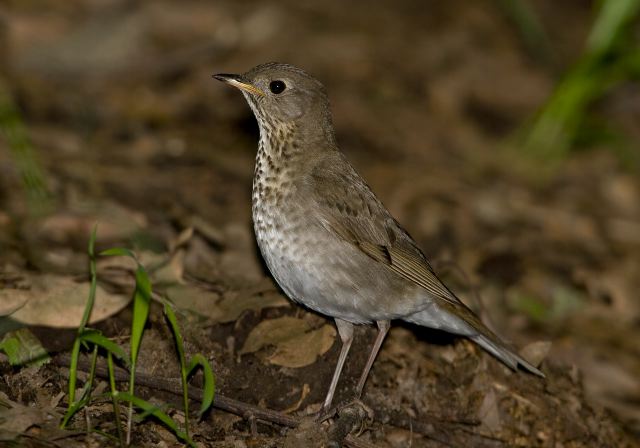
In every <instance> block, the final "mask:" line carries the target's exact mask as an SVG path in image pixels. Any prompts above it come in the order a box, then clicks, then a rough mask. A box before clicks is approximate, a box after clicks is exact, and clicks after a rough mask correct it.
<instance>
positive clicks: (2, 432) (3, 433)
mask: <svg viewBox="0 0 640 448" xmlns="http://www.w3.org/2000/svg"><path fill="white" fill-rule="evenodd" d="M0 404H2V406H0V440H13V439H14V438H15V437H16V436H17V435H19V434H23V433H24V432H25V431H27V430H28V429H29V428H31V427H32V426H42V425H45V424H47V423H48V422H51V421H53V420H54V419H55V420H57V419H58V418H59V415H58V414H57V413H56V412H55V411H54V410H53V409H51V408H47V407H42V406H35V407H31V406H24V405H22V404H20V403H16V402H14V401H11V400H10V399H9V397H7V395H6V394H5V393H4V392H0Z"/></svg>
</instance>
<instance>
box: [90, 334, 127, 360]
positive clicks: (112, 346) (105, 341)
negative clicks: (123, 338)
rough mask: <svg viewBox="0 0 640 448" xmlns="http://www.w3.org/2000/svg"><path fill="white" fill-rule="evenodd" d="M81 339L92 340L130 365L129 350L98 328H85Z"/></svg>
mask: <svg viewBox="0 0 640 448" xmlns="http://www.w3.org/2000/svg"><path fill="white" fill-rule="evenodd" d="M79 337H80V340H81V341H83V342H91V343H92V344H95V345H97V346H99V347H102V348H103V349H105V350H106V351H107V352H108V353H109V354H112V355H114V356H115V357H116V358H118V359H119V360H121V361H123V362H124V363H125V364H126V365H127V366H128V365H129V356H128V355H127V352H125V350H124V349H123V348H122V347H120V346H119V345H118V344H116V343H115V342H113V341H112V340H111V339H109V338H107V337H105V336H103V335H102V333H100V332H99V331H98V330H91V329H87V330H85V331H84V332H83V333H82V334H81V335H80V336H79Z"/></svg>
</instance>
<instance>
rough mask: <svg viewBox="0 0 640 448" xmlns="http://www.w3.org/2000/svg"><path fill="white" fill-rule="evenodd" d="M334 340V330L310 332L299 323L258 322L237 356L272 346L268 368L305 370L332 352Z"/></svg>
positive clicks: (325, 328)
mask: <svg viewBox="0 0 640 448" xmlns="http://www.w3.org/2000/svg"><path fill="white" fill-rule="evenodd" d="M335 336H336V330H335V329H334V328H333V327H332V326H331V325H323V326H322V327H321V328H318V329H315V330H313V329H311V328H310V327H309V325H308V324H307V322H306V321H304V320H302V319H298V318H295V317H289V316H284V317H279V318H277V319H270V320H265V321H262V322H260V323H259V324H258V325H257V326H256V327H255V328H254V329H253V330H251V333H249V336H248V337H247V340H246V341H245V344H244V346H243V347H242V350H240V354H244V353H254V352H257V351H259V350H261V349H263V348H265V347H267V346H275V351H274V352H273V353H272V354H270V355H268V356H267V358H266V359H267V360H268V361H269V362H270V363H271V364H275V365H278V366H283V367H293V368H298V367H305V366H308V365H310V364H313V363H314V362H315V361H316V359H317V358H318V356H322V355H323V354H324V353H326V352H327V350H329V349H330V348H331V346H332V345H333V341H334V340H335Z"/></svg>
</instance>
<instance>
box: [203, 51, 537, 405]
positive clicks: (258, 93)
mask: <svg viewBox="0 0 640 448" xmlns="http://www.w3.org/2000/svg"><path fill="white" fill-rule="evenodd" d="M213 77H214V78H215V79H217V80H219V81H222V82H224V83H226V84H228V85H230V86H233V87H235V88H237V89H239V90H240V91H241V92H242V94H243V96H244V98H245V99H246V101H247V103H248V104H249V107H250V108H251V110H252V111H253V114H254V115H255V118H256V120H257V122H258V126H259V133H260V137H259V141H258V150H257V154H256V162H255V168H254V178H253V187H252V195H251V196H252V216H253V226H254V231H255V236H256V240H257V243H258V246H259V248H260V252H261V254H262V257H263V259H264V261H265V263H266V265H267V267H268V269H269V271H270V272H271V274H272V276H273V277H274V279H275V280H276V282H277V283H278V285H279V286H280V288H281V289H282V290H283V291H284V293H285V294H286V295H287V296H288V297H289V298H290V299H291V300H293V301H294V302H297V303H299V304H302V305H304V306H306V307H307V308H310V309H311V310H314V311H316V312H318V313H320V314H323V315H326V316H329V317H332V318H333V319H334V320H335V324H336V327H337V330H338V334H339V337H340V339H341V342H342V346H341V349H340V354H339V356H338V361H337V364H336V367H335V370H334V373H333V376H332V379H331V382H330V384H329V389H328V391H327V395H326V398H325V400H324V402H323V406H322V410H323V411H325V412H327V411H328V410H329V409H330V408H331V404H332V401H333V397H334V394H335V390H336V386H337V384H338V381H339V379H340V374H341V372H342V369H343V367H344V364H345V360H346V359H347V355H348V353H349V349H350V348H351V344H352V342H353V339H354V325H360V324H373V323H375V324H376V325H377V327H378V332H377V336H376V339H375V341H374V343H373V346H372V348H371V351H370V353H369V356H368V359H367V362H366V364H365V367H364V369H363V371H362V374H361V375H360V378H359V380H358V383H357V385H356V388H355V395H356V398H360V396H361V395H362V391H363V388H364V385H365V382H366V380H367V377H368V376H369V372H370V370H371V367H372V365H373V363H374V361H375V359H376V357H377V355H378V352H379V350H380V347H381V346H382V343H383V341H384V339H385V336H386V335H387V332H388V331H389V328H390V322H391V321H393V320H402V321H406V322H410V323H412V324H416V325H419V326H424V327H428V328H433V329H438V330H444V331H446V332H449V333H453V334H455V335H460V336H463V337H467V338H469V339H471V340H472V341H473V342H475V343H477V344H478V345H479V346H480V347H482V348H483V349H485V350H486V351H487V352H489V353H490V354H491V355H493V356H495V357H496V358H497V359H498V360H500V361H502V362H503V363H504V364H506V365H507V366H508V367H510V368H511V369H513V370H517V369H518V366H521V367H522V368H524V370H526V371H528V372H530V373H532V374H534V375H537V376H540V377H544V374H543V373H542V372H541V371H540V370H539V369H537V368H536V367H534V366H533V365H532V364H530V363H529V362H527V361H526V360H525V359H524V358H523V357H521V356H520V355H518V354H517V353H516V352H515V351H513V350H512V349H511V348H509V347H508V346H507V344H505V343H504V342H503V341H502V340H501V339H500V338H499V337H498V336H497V335H496V334H495V333H494V332H492V331H491V330H490V329H489V328H487V326H486V325H484V324H483V323H482V321H481V320H480V319H479V317H478V316H477V315H476V314H475V313H474V312H473V311H472V310H471V309H470V308H468V307H467V306H466V305H465V304H464V303H463V302H462V301H461V300H460V299H459V298H458V297H457V296H456V295H455V294H454V293H453V292H452V291H451V289H449V288H448V287H447V286H446V285H445V284H444V283H443V282H442V281H441V280H440V278H439V277H438V276H437V274H436V272H435V271H434V269H433V267H432V265H431V264H430V262H429V260H428V259H427V257H426V256H425V255H424V253H423V252H422V251H421V250H420V248H419V247H418V245H417V244H416V242H415V241H414V239H413V238H412V237H411V236H410V235H409V233H408V232H407V231H406V230H405V229H404V228H403V227H402V226H401V225H400V223H399V222H398V221H397V220H396V219H395V218H394V217H393V216H392V215H391V213H390V212H389V211H388V210H387V208H386V207H385V206H384V205H383V204H382V202H381V201H380V200H379V199H378V197H377V196H376V195H375V194H374V193H373V191H372V190H371V188H370V187H369V185H368V184H367V183H366V182H365V180H364V179H363V178H362V177H361V176H360V175H359V174H358V173H357V172H356V170H355V168H354V167H353V166H352V165H351V163H349V161H348V160H347V158H346V157H345V155H344V153H343V152H342V151H341V150H340V148H339V146H338V143H337V141H336V135H335V132H334V127H333V122H332V115H331V111H330V105H329V99H328V94H327V91H326V89H325V87H324V86H323V84H322V83H321V82H320V81H318V80H317V79H315V78H314V77H312V76H311V75H309V74H308V73H307V72H305V71H304V70H302V69H300V68H297V67H295V66H292V65H289V64H284V63H277V62H270V63H265V64H261V65H258V66H256V67H254V68H252V69H251V70H249V71H248V72H246V73H244V74H228V73H219V74H215V75H213Z"/></svg>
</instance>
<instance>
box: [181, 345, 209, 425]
mask: <svg viewBox="0 0 640 448" xmlns="http://www.w3.org/2000/svg"><path fill="white" fill-rule="evenodd" d="M198 367H200V368H202V373H203V374H204V387H203V393H202V404H201V405H200V410H199V411H198V417H202V415H203V414H204V413H205V412H206V411H207V409H209V408H210V407H211V405H213V398H214V396H215V392H216V379H215V376H214V375H213V370H212V369H211V365H210V364H209V362H207V359H206V358H205V357H204V356H202V355H201V354H200V353H198V354H196V355H194V356H193V358H191V362H190V363H189V367H188V369H187V376H190V375H191V374H192V373H193V372H194V371H195V370H196V369H197V368H198Z"/></svg>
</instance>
